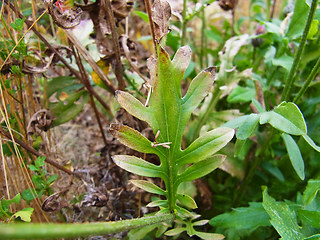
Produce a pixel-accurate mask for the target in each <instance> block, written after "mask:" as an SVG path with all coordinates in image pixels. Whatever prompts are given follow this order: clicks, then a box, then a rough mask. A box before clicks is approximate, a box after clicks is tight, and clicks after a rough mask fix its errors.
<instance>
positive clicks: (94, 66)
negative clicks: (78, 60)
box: [64, 29, 116, 94]
mask: <svg viewBox="0 0 320 240" xmlns="http://www.w3.org/2000/svg"><path fill="white" fill-rule="evenodd" d="M64 32H65V34H66V35H67V37H68V39H69V40H70V41H71V42H72V43H73V44H74V46H75V47H76V48H77V50H78V51H79V53H80V54H81V56H82V57H83V58H84V60H86V62H87V63H89V65H90V66H91V67H92V69H93V71H95V72H96V73H97V75H98V76H99V78H100V79H101V80H102V82H103V83H104V84H105V85H106V87H107V88H108V89H109V91H110V92H111V93H113V94H114V92H115V90H116V89H115V87H114V86H113V85H112V82H111V81H110V80H109V78H108V77H107V76H106V74H105V73H104V72H103V71H102V70H101V68H100V67H99V66H98V64H97V63H96V62H95V61H94V59H93V58H92V57H91V55H90V53H89V52H88V51H87V49H86V48H85V47H84V46H83V45H82V44H81V43H80V42H79V40H78V39H77V38H76V36H74V34H73V33H72V32H71V31H70V30H67V29H64Z"/></svg>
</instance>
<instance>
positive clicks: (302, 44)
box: [281, 0, 318, 101]
mask: <svg viewBox="0 0 320 240" xmlns="http://www.w3.org/2000/svg"><path fill="white" fill-rule="evenodd" d="M317 4H318V1H317V0H312V4H311V8H310V11H309V15H308V19H307V23H306V26H305V28H304V31H303V35H302V39H301V41H300V45H299V48H298V50H297V52H296V54H295V56H294V60H293V64H292V67H291V70H290V73H289V75H288V79H287V81H286V85H285V87H284V89H283V93H282V97H281V100H282V101H289V100H290V92H291V88H292V86H293V83H294V80H295V75H296V74H297V72H298V67H299V63H300V60H301V55H302V53H303V49H304V47H305V45H306V42H307V36H308V33H309V30H310V26H311V23H312V20H313V17H314V14H315V12H316V10H317Z"/></svg>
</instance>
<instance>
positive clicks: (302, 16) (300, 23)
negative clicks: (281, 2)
mask: <svg viewBox="0 0 320 240" xmlns="http://www.w3.org/2000/svg"><path fill="white" fill-rule="evenodd" d="M309 9H310V6H309V5H308V4H307V2H306V0H299V1H296V4H295V7H294V12H293V16H292V18H291V22H290V25H289V28H288V31H287V33H286V36H287V37H288V38H290V39H295V38H298V37H300V36H301V35H302V33H303V30H304V28H305V26H306V22H307V17H308V12H309Z"/></svg>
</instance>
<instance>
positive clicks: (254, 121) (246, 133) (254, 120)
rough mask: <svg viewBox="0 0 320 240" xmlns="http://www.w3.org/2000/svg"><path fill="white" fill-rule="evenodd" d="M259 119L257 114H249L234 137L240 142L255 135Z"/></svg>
mask: <svg viewBox="0 0 320 240" xmlns="http://www.w3.org/2000/svg"><path fill="white" fill-rule="evenodd" d="M259 119H260V115H259V114H254V113H253V114H250V115H249V117H248V118H247V120H246V121H245V122H243V123H242V124H241V126H240V127H239V129H238V131H237V133H236V136H237V138H239V139H241V140H245V139H247V138H249V137H251V136H252V135H254V134H255V131H256V130H257V127H258V122H259Z"/></svg>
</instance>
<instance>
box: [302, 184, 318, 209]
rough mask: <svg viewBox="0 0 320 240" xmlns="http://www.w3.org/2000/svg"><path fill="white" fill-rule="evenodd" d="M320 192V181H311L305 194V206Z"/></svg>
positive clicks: (303, 199) (303, 196)
mask: <svg viewBox="0 0 320 240" xmlns="http://www.w3.org/2000/svg"><path fill="white" fill-rule="evenodd" d="M319 190H320V180H315V179H310V180H309V181H308V185H307V187H306V189H305V190H304V192H303V195H302V201H303V204H304V205H308V204H310V203H311V202H312V200H313V199H314V198H315V197H316V195H317V193H318V191H319Z"/></svg>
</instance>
